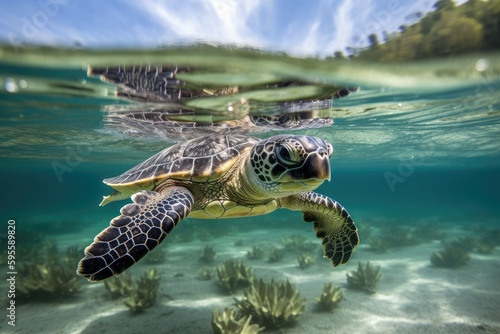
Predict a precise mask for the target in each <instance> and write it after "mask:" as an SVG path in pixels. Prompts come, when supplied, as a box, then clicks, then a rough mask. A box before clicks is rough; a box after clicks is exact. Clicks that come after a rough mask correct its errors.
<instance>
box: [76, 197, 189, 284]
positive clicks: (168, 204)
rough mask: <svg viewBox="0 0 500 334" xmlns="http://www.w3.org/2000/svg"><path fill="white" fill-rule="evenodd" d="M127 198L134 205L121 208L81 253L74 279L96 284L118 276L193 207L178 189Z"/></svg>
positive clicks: (163, 236) (153, 246) (158, 242)
mask: <svg viewBox="0 0 500 334" xmlns="http://www.w3.org/2000/svg"><path fill="white" fill-rule="evenodd" d="M131 198H132V201H133V202H134V203H131V204H127V205H125V206H124V207H123V208H122V209H121V210H120V212H121V216H118V217H116V218H114V219H113V220H111V223H110V226H109V227H107V228H106V229H104V230H103V231H102V232H101V233H99V234H98V235H97V236H96V237H95V239H94V242H93V243H92V244H91V245H90V246H88V247H87V248H86V249H85V257H84V258H83V259H82V260H81V261H80V263H79V264H78V270H77V274H78V275H80V276H84V277H86V278H88V279H89V281H100V280H103V279H106V278H108V277H111V276H113V275H117V274H120V273H122V272H123V271H125V270H126V269H127V268H129V267H130V266H132V265H133V264H134V263H136V262H137V261H139V260H140V259H141V258H142V257H144V256H145V255H146V254H147V253H149V252H150V251H151V250H153V249H154V248H155V247H156V246H158V245H159V244H160V242H162V241H163V239H165V237H166V236H167V235H168V234H169V233H170V231H172V229H173V228H174V227H175V225H177V224H178V223H179V222H180V221H181V220H182V219H184V218H185V217H187V215H188V214H189V212H190V211H191V208H192V207H193V195H192V194H191V193H190V192H189V191H188V190H187V189H185V188H181V187H172V188H166V189H165V190H163V191H162V192H160V193H158V192H154V191H142V192H140V193H137V194H134V195H132V197H131Z"/></svg>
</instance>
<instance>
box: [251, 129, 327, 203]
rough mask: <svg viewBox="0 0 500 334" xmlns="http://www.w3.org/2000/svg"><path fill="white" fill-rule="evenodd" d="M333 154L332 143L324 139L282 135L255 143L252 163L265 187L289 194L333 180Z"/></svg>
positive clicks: (311, 188)
mask: <svg viewBox="0 0 500 334" xmlns="http://www.w3.org/2000/svg"><path fill="white" fill-rule="evenodd" d="M332 153H333V148H332V145H331V144H330V143H328V142H326V141H324V140H323V139H320V138H315V137H309V136H298V135H297V136H294V135H279V136H274V137H270V138H268V139H265V140H262V141H261V142H259V143H258V144H257V145H255V147H254V148H253V149H252V151H251V153H250V164H251V167H252V169H253V171H254V172H255V175H256V176H257V178H258V180H259V181H260V184H261V185H262V186H263V188H264V189H266V190H270V191H271V192H273V193H276V192H278V193H282V194H283V195H288V194H292V193H296V192H301V191H310V190H313V189H316V188H317V187H318V186H319V185H321V184H322V183H323V182H324V181H325V180H330V160H329V158H330V156H331V155H332Z"/></svg>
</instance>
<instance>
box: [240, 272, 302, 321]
mask: <svg viewBox="0 0 500 334" xmlns="http://www.w3.org/2000/svg"><path fill="white" fill-rule="evenodd" d="M244 295H245V297H244V298H243V299H236V298H234V301H235V303H234V305H235V306H236V307H237V308H238V309H239V311H240V314H242V315H244V316H252V318H255V319H260V320H262V323H263V325H265V326H266V328H280V327H283V326H286V325H291V324H293V323H294V321H295V320H297V318H298V317H299V316H300V315H301V314H302V312H304V308H305V306H306V300H305V298H302V297H301V295H300V293H299V291H298V289H297V287H296V286H295V284H293V283H291V282H290V281H288V280H287V281H286V282H275V281H274V280H271V282H268V283H266V282H264V281H263V280H261V279H260V280H257V281H254V282H253V284H252V285H251V286H250V287H248V288H246V289H245V290H244Z"/></svg>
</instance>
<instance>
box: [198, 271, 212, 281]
mask: <svg viewBox="0 0 500 334" xmlns="http://www.w3.org/2000/svg"><path fill="white" fill-rule="evenodd" d="M199 277H200V279H201V280H203V281H209V280H211V279H212V271H211V270H210V269H208V268H203V269H201V271H200V276H199Z"/></svg>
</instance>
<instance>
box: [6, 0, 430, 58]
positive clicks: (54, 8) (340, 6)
mask: <svg viewBox="0 0 500 334" xmlns="http://www.w3.org/2000/svg"><path fill="white" fill-rule="evenodd" d="M435 1H437V0H434V1H427V0H387V1H386V0H310V1H307V0H144V1H140V0H109V1H101V0H86V1H84V0H24V1H1V2H0V40H1V41H2V42H4V43H9V44H12V45H20V44H37V45H39V44H43V45H52V46H61V45H63V46H72V47H75V46H76V47H85V48H116V47H120V48H156V47H160V46H170V45H179V44H181V45H186V44H195V43H209V44H230V45H238V46H245V47H252V48H259V49H264V50H269V51H282V52H286V53H289V54H293V55H297V56H328V55H332V54H333V52H335V51H343V52H344V53H345V52H346V48H347V47H349V46H350V47H364V46H367V44H368V36H369V35H370V34H373V33H375V34H377V35H378V36H379V39H380V40H382V36H383V32H384V31H386V32H394V31H397V30H398V28H399V27H400V26H401V25H404V24H405V25H409V24H411V23H413V22H415V13H417V12H422V13H427V12H429V11H431V10H432V6H433V5H434V3H435Z"/></svg>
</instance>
